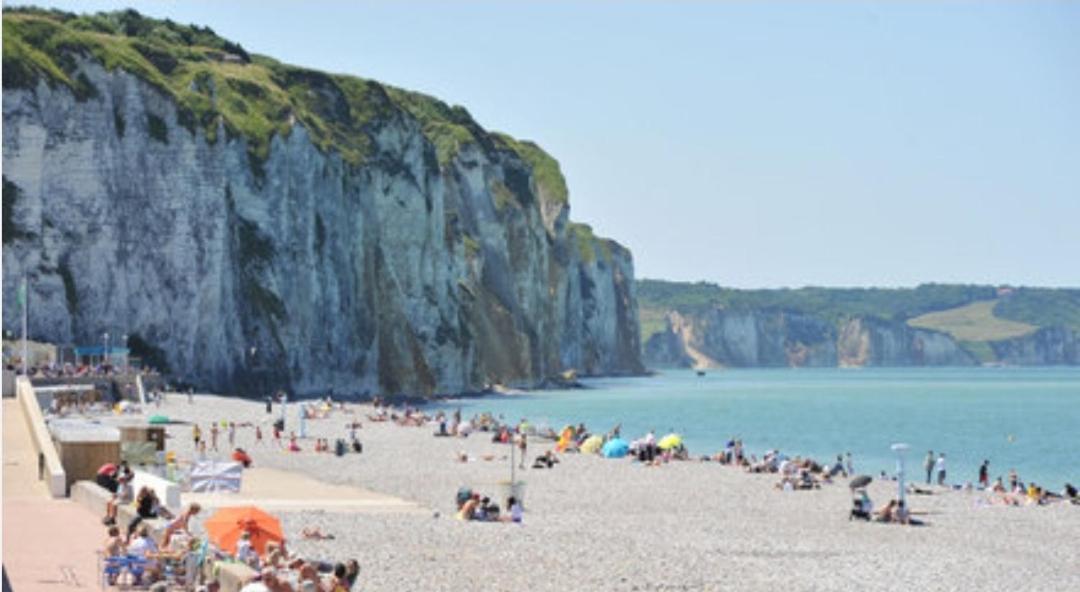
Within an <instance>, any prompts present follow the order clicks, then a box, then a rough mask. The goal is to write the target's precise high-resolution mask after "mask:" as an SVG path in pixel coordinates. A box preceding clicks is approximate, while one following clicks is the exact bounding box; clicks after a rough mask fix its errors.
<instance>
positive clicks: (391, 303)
mask: <svg viewBox="0 0 1080 592" xmlns="http://www.w3.org/2000/svg"><path fill="white" fill-rule="evenodd" d="M131 14H132V13H120V15H105V16H104V17H102V18H104V19H105V20H104V21H101V22H98V21H95V20H94V18H97V17H93V18H90V17H86V18H83V17H75V16H74V15H64V14H62V13H41V12H16V13H11V12H10V11H6V12H5V15H4V70H5V72H4V100H3V122H4V137H3V164H4V168H3V172H4V246H3V263H4V268H3V276H4V284H3V289H4V301H5V303H13V302H15V290H16V287H17V284H18V280H19V278H21V277H23V276H26V277H28V278H29V285H30V302H31V308H30V325H31V331H32V334H33V336H34V337H35V338H36V339H39V340H47V341H52V342H56V343H62V344H97V343H100V342H101V339H102V334H103V333H105V332H109V333H111V334H112V335H114V336H119V335H121V334H125V333H126V334H128V335H129V339H130V340H132V341H133V342H137V343H139V344H140V345H141V349H142V350H144V351H146V352H153V353H154V354H155V355H158V356H160V359H161V360H162V361H163V362H164V363H167V365H168V368H169V370H170V371H171V373H172V374H174V375H175V376H176V377H178V378H179V379H181V380H185V381H188V382H191V383H194V384H196V385H199V386H201V387H204V388H210V389H214V390H218V391H243V392H251V393H259V392H263V393H265V392H266V391H267V390H268V389H273V388H279V387H288V388H291V389H293V390H295V391H299V392H308V393H317V392H325V391H326V390H327V389H334V390H335V391H336V392H338V393H363V392H368V393H389V394H395V393H406V394H414V395H431V394H440V393H458V392H467V391H476V390H479V389H482V388H484V387H485V386H487V385H489V384H493V383H502V384H515V385H533V384H537V383H539V382H541V381H543V380H544V379H545V378H548V377H551V376H557V375H558V374H560V373H562V372H564V371H566V370H570V369H573V370H575V371H576V372H577V373H578V374H579V375H598V374H630V373H638V372H640V371H641V370H642V365H641V362H640V353H639V352H640V344H639V336H638V326H637V304H636V300H635V291H634V272H633V262H632V258H631V255H630V252H629V251H628V250H626V249H625V248H623V247H621V246H620V245H618V244H617V243H615V242H613V241H610V240H606V239H601V238H597V237H595V236H593V234H592V232H591V230H590V229H589V228H588V227H587V226H584V225H578V224H574V223H572V222H570V221H569V205H568V202H567V200H566V195H567V190H566V186H565V182H564V180H563V178H562V176H561V174H559V172H558V165H557V163H556V162H555V161H554V160H553V159H551V157H550V156H548V155H547V154H546V153H544V152H543V151H542V150H540V148H539V147H537V146H536V145H534V144H531V143H529V142H523V141H518V140H515V139H513V138H510V137H508V136H504V135H501V134H495V133H490V132H487V131H485V130H483V129H481V128H480V127H479V126H478V125H477V124H476V123H475V122H474V121H473V120H472V118H471V117H469V115H468V113H467V112H465V111H464V109H461V108H460V107H449V106H447V105H445V104H443V103H441V102H439V101H437V100H435V99H432V98H430V97H426V96H423V95H418V94H416V93H409V92H406V91H401V90H400V89H394V88H392V87H387V86H384V85H381V84H379V83H377V82H373V81H367V80H361V79H357V78H352V77H344V76H331V75H326V74H323V73H319V72H313V71H309V70H304V69H300V68H295V67H292V66H286V65H283V64H279V63H277V62H274V61H273V60H270V59H268V58H260V57H258V56H256V57H251V56H247V55H246V54H242V55H238V54H234V53H228V52H226V51H225V50H224V49H222V48H223V47H225V48H226V49H232V48H233V47H236V48H238V46H226V45H223V43H227V42H219V41H216V39H217V38H216V37H207V36H206V31H208V29H200V28H197V27H195V28H184V27H179V26H176V25H174V24H172V23H163V22H159V21H153V20H150V19H144V18H142V17H139V16H138V15H135V17H132V16H131ZM110 19H111V20H110ZM125 19H127V20H125ZM133 19H137V20H133ZM83 21H86V22H88V23H90V24H88V25H85V27H91V28H92V27H97V28H98V29H101V28H104V27H107V26H112V25H110V24H109V23H121V24H120V25H117V28H116V30H115V31H114V32H112V33H107V32H102V31H100V30H93V31H89V32H87V31H86V30H84V29H85V27H84V28H80V27H83V25H80V24H79V23H81V22H83ZM102 23H104V24H102ZM125 23H126V24H125ZM159 31H164V32H165V33H169V34H170V35H171V36H169V35H165V33H161V32H159ZM192 31H194V33H192ZM211 33H212V32H211ZM185 35H186V37H185ZM174 38H175V39H174ZM192 40H193V41H192ZM200 40H202V41H200ZM188 41H190V44H185V43H186V42H188ZM200 43H206V44H208V45H206V46H204V45H200ZM238 51H241V52H242V49H239V50H238ZM155 52H157V53H155ZM116 56H120V57H116ZM177 56H179V57H177ZM9 73H10V76H9ZM256 117H257V118H262V119H261V120H256ZM262 120H265V125H263V123H261V122H262ZM260 125H263V127H259V126H260ZM3 321H4V327H5V328H6V329H14V328H15V327H16V326H17V325H18V324H19V311H17V310H16V307H15V306H11V305H9V306H5V307H4V319H3ZM113 343H117V341H116V340H115V338H114V341H113ZM136 353H140V352H136Z"/></svg>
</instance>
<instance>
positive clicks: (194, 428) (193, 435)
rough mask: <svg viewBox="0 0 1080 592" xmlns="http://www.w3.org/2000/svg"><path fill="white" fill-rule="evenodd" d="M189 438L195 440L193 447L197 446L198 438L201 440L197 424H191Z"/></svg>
mask: <svg viewBox="0 0 1080 592" xmlns="http://www.w3.org/2000/svg"><path fill="white" fill-rule="evenodd" d="M191 439H192V440H194V441H195V448H196V449H198V448H199V440H202V429H200V428H199V424H197V423H196V424H193V425H192V426H191Z"/></svg>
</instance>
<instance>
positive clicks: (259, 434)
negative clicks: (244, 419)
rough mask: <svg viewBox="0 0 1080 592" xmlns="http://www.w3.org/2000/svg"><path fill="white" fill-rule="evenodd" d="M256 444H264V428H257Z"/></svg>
mask: <svg viewBox="0 0 1080 592" xmlns="http://www.w3.org/2000/svg"><path fill="white" fill-rule="evenodd" d="M255 444H258V445H261V444H262V428H261V427H259V426H255Z"/></svg>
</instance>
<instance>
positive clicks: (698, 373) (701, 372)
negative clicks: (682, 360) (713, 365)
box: [697, 370, 705, 376]
mask: <svg viewBox="0 0 1080 592" xmlns="http://www.w3.org/2000/svg"><path fill="white" fill-rule="evenodd" d="M697 375H698V376H705V371H704V370H698V371H697Z"/></svg>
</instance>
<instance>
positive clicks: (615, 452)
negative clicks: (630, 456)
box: [600, 438, 630, 458]
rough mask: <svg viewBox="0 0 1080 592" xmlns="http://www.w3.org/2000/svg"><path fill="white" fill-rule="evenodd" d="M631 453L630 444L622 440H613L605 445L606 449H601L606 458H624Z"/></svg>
mask: <svg viewBox="0 0 1080 592" xmlns="http://www.w3.org/2000/svg"><path fill="white" fill-rule="evenodd" d="M627 452H630V444H628V443H627V442H626V440H623V439H622V438H612V439H611V440H608V441H607V442H605V443H604V447H603V448H601V449H600V453H601V454H603V455H604V457H605V458H622V457H624V456H626V453H627Z"/></svg>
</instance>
